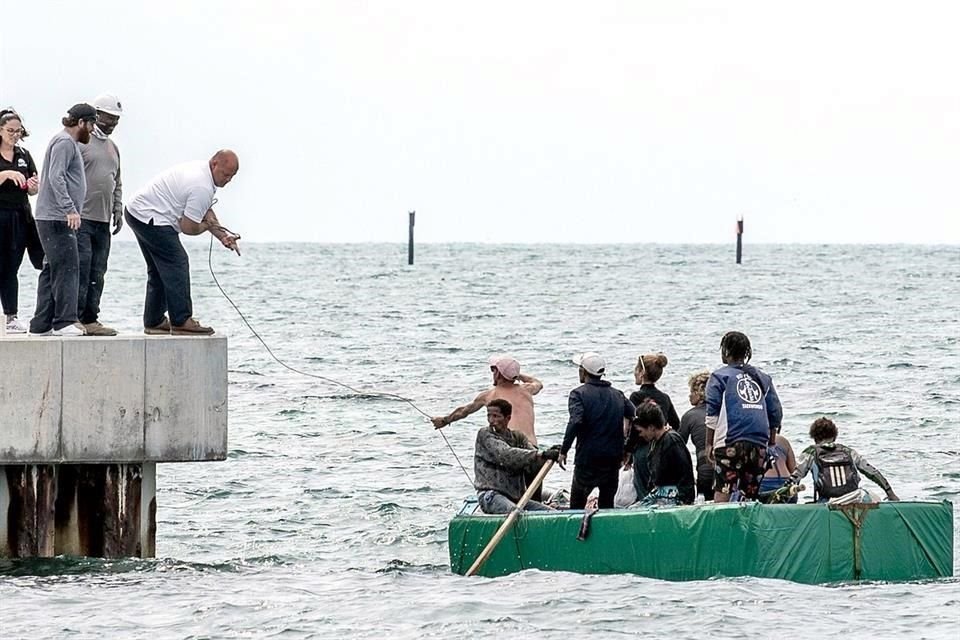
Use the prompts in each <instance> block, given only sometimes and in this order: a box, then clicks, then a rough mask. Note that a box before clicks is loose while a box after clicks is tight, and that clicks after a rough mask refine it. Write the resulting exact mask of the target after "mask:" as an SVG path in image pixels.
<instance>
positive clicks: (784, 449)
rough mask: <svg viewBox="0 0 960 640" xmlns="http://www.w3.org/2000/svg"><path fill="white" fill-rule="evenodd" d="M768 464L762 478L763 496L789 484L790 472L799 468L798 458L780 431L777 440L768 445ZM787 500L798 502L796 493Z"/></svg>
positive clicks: (761, 489)
mask: <svg viewBox="0 0 960 640" xmlns="http://www.w3.org/2000/svg"><path fill="white" fill-rule="evenodd" d="M767 466H768V469H767V471H766V473H764V474H763V477H762V478H760V495H761V497H762V496H765V495H768V494H769V493H770V492H772V491H776V490H777V489H780V488H782V487H783V486H784V485H786V484H787V481H788V480H789V478H790V474H791V473H793V472H794V471H796V470H797V458H796V456H795V455H794V453H793V447H792V446H791V445H790V441H789V440H787V438H786V436H783V435H781V434H779V433H778V434H777V442H776V443H775V444H773V445H771V446H768V447H767ZM786 501H787V502H790V503H796V501H797V496H796V494H794V495H792V496H790V497H789V498H788V499H787V500H786Z"/></svg>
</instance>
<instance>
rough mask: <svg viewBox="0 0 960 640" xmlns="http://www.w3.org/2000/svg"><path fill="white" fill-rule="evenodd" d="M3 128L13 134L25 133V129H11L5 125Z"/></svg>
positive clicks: (20, 134)
mask: <svg viewBox="0 0 960 640" xmlns="http://www.w3.org/2000/svg"><path fill="white" fill-rule="evenodd" d="M3 130H4V131H6V132H7V133H9V134H10V135H11V136H22V135H23V129H10V128H9V127H4V128H3Z"/></svg>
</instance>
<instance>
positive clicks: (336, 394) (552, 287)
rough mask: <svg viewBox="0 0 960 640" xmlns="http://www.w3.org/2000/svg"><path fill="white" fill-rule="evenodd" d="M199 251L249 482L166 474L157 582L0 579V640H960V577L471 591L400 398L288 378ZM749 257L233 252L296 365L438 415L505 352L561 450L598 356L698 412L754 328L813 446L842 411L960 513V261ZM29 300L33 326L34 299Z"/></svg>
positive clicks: (471, 424) (440, 249)
mask: <svg viewBox="0 0 960 640" xmlns="http://www.w3.org/2000/svg"><path fill="white" fill-rule="evenodd" d="M190 252H191V256H192V258H191V259H192V264H193V290H194V303H195V314H196V316H197V317H198V318H199V319H200V320H202V321H205V322H208V323H210V324H212V325H214V326H215V327H216V328H217V330H218V332H220V333H225V334H227V335H228V336H229V337H230V355H229V370H230V400H229V402H230V439H229V458H228V460H227V461H225V462H220V463H204V464H168V465H161V466H159V467H158V473H157V475H158V478H157V482H158V488H157V501H158V531H157V558H156V559H150V560H120V561H104V560H94V559H81V560H77V559H70V560H68V559H53V560H43V561H39V560H34V561H0V637H3V638H20V637H29V638H44V637H69V638H133V637H150V638H340V637H350V638H366V637H370V638H373V637H381V636H384V637H391V638H430V637H442V638H461V637H469V638H482V637H504V638H511V637H538V638H562V637H569V636H570V635H571V634H578V635H579V634H583V633H591V634H595V637H603V638H605V637H618V636H622V637H627V636H635V635H644V636H648V637H667V636H669V637H672V638H701V637H705V636H711V637H715V638H734V637H743V636H748V637H751V638H773V637H784V636H796V635H802V636H805V637H833V636H843V637H846V638H888V637H904V638H950V639H953V640H956V638H957V637H958V636H960V579H958V578H957V577H956V575H957V566H958V565H960V554H958V555H957V559H956V560H955V565H954V577H953V578H949V579H945V580H939V581H928V582H919V583H902V584H883V583H862V584H840V585H824V586H807V585H798V584H793V583H790V582H785V581H779V580H760V579H753V578H737V579H715V580H709V581H701V582H689V583H669V582H661V581H656V580H650V579H646V578H639V577H636V576H582V575H575V574H567V573H546V572H539V571H527V572H523V573H520V574H515V575H511V576H507V577H504V578H497V579H486V578H463V577H460V576H456V575H452V574H451V573H450V570H449V562H448V555H447V553H448V551H447V542H446V526H447V523H448V521H449V519H450V518H451V517H452V515H453V514H454V512H455V511H456V509H457V508H458V507H459V505H460V503H461V500H462V498H463V497H464V496H466V495H468V494H470V493H471V488H470V486H469V485H468V483H467V480H466V478H465V477H464V474H463V472H462V471H461V469H460V468H459V466H458V463H457V461H456V459H455V458H454V456H453V454H452V453H451V452H450V450H449V449H448V448H447V447H446V445H445V444H444V441H443V439H442V438H441V437H440V436H439V435H438V434H437V433H435V432H434V430H433V429H432V427H430V426H429V425H428V423H427V421H426V420H425V419H424V418H423V417H422V416H421V415H420V414H418V413H417V412H416V411H415V410H413V409H412V408H411V407H410V406H409V405H407V404H406V403H404V402H401V401H398V400H395V399H386V398H371V397H367V396H362V395H358V394H355V393H353V392H351V391H349V390H346V389H343V388H339V387H337V386H335V385H331V384H328V383H324V382H323V381H321V380H318V379H315V378H309V377H305V376H301V375H297V374H295V373H293V372H291V371H289V370H286V369H284V368H282V367H281V366H279V365H278V364H277V363H275V362H274V361H273V360H271V358H270V357H269V355H268V354H267V353H266V351H265V350H264V349H263V348H262V347H261V346H260V345H259V343H258V342H257V341H256V340H255V339H254V338H253V337H252V335H251V334H250V332H249V330H248V329H247V328H246V326H245V325H244V324H243V323H242V321H241V320H240V318H239V317H238V315H237V314H236V312H235V311H234V310H233V309H232V307H231V306H230V305H229V304H228V302H227V301H226V300H225V299H224V298H223V297H222V296H221V295H220V293H219V291H218V290H217V289H216V287H215V286H214V284H213V281H212V279H211V276H210V273H209V271H208V269H207V245H206V244H192V245H190ZM745 260H746V261H745V264H744V265H742V266H741V267H736V266H735V265H734V264H733V255H732V251H731V248H730V247H725V246H724V247H720V246H658V245H619V246H596V245H590V246H519V245H503V246H491V245H468V244H459V245H424V246H421V247H419V248H418V255H417V264H416V266H414V267H408V266H407V265H406V247H405V246H402V245H307V244H285V245H282V244H278V245H266V244H260V245H258V244H246V245H245V246H244V254H243V257H240V258H238V257H237V256H235V255H233V254H230V253H228V252H226V251H224V250H223V249H222V248H219V247H215V248H214V253H213V265H214V269H215V271H216V273H217V275H218V277H219V279H220V282H221V283H222V284H223V286H224V288H225V289H226V291H227V292H228V293H229V295H230V296H231V297H232V298H233V300H234V301H235V302H236V304H237V305H238V306H239V307H240V308H241V309H242V310H243V312H244V313H245V314H246V315H247V317H248V318H249V320H250V322H251V323H252V324H253V325H254V326H255V328H256V329H257V331H258V332H260V333H261V335H262V336H263V338H264V339H265V340H266V341H267V342H268V343H269V344H270V346H271V347H272V348H273V350H274V351H275V353H276V354H277V355H278V356H279V357H280V358H282V359H284V360H285V361H286V362H288V363H289V364H290V365H292V366H294V367H296V368H299V369H302V370H304V371H307V372H310V373H313V374H316V375H320V376H325V377H329V378H333V379H336V380H339V381H342V382H345V383H347V384H349V385H351V386H353V387H357V388H361V389H363V390H369V391H384V392H389V393H395V394H401V395H403V396H405V397H408V398H410V399H412V400H413V402H415V403H416V404H417V405H418V406H419V407H421V408H422V409H423V410H424V411H426V412H427V413H430V414H440V413H444V412H448V411H449V410H451V409H452V408H453V407H455V406H457V405H458V404H462V403H464V402H466V401H468V400H469V399H472V397H473V396H474V395H475V394H476V393H477V392H479V391H480V390H482V389H484V388H486V387H487V386H488V385H489V383H490V380H489V371H488V369H487V366H486V362H487V358H488V357H489V356H490V355H491V354H494V353H504V352H506V353H510V354H512V355H514V356H515V357H517V358H518V359H519V360H520V362H521V363H522V365H523V368H524V371H525V372H527V373H529V374H531V375H534V376H536V377H538V378H540V379H541V380H542V381H543V383H544V385H545V387H544V390H543V392H542V393H541V394H540V395H539V396H538V397H537V431H538V434H539V436H540V440H541V443H542V444H548V445H549V444H553V443H558V442H560V440H561V438H562V433H563V429H564V426H565V422H566V394H567V393H568V391H569V390H570V389H571V388H572V387H574V386H576V384H577V371H576V368H575V367H574V365H572V364H571V363H570V357H571V355H572V354H574V353H575V352H578V351H583V350H588V349H589V350H596V351H599V352H600V353H602V354H603V355H604V356H606V358H607V360H608V363H609V370H610V372H611V376H610V377H611V380H612V381H613V382H614V384H615V385H617V386H619V387H620V388H622V389H624V390H626V391H629V390H631V389H633V387H634V385H633V380H632V375H631V371H632V368H633V364H634V362H635V361H636V357H637V355H638V354H639V353H642V352H649V351H663V352H665V353H666V354H667V356H668V357H669V360H670V362H669V365H668V366H667V368H666V370H665V373H664V376H663V379H662V380H661V383H660V385H659V386H660V387H661V388H662V389H664V390H665V391H667V393H669V394H670V395H671V396H672V398H673V400H674V403H675V404H676V406H677V407H678V410H680V411H681V412H682V411H683V410H685V408H686V406H685V405H686V378H687V376H688V374H690V373H692V372H694V371H697V370H701V369H705V368H713V367H716V366H717V365H718V364H719V353H718V347H719V341H720V336H721V335H722V334H723V333H724V332H725V331H727V330H730V329H739V330H742V331H744V332H746V333H747V334H748V335H749V336H750V338H751V340H752V342H753V347H754V353H755V356H754V360H753V362H754V363H755V364H757V365H758V366H760V367H761V368H763V369H764V370H766V371H767V372H768V373H770V374H771V375H772V376H773V378H774V380H775V382H776V384H777V386H778V389H779V392H780V395H781V399H782V401H783V405H784V412H785V419H784V434H785V435H787V436H788V437H789V438H790V439H791V440H792V441H793V443H794V445H795V447H797V448H798V449H799V448H801V445H803V444H804V443H805V442H806V441H807V437H806V430H807V427H808V425H809V423H810V422H811V421H812V420H813V418H815V417H817V416H819V415H822V414H826V415H830V416H832V417H834V419H835V420H836V421H837V423H838V425H839V427H840V429H841V439H842V440H843V441H844V442H846V443H848V444H849V445H851V446H853V447H855V448H856V449H858V450H859V451H860V452H861V453H862V454H863V455H864V456H865V457H866V458H867V459H868V460H870V461H871V462H872V463H873V464H874V465H876V466H877V467H878V468H880V469H881V470H882V471H883V472H884V473H885V474H886V476H887V478H888V479H889V480H890V482H891V483H892V485H893V487H894V489H895V490H896V492H897V493H898V494H899V495H900V497H901V498H903V499H911V498H913V499H931V500H942V499H947V500H952V501H954V502H957V501H958V498H960V428H958V426H957V422H958V419H960V327H958V319H960V248H958V247H950V246H930V247H918V246H877V247H852V246H748V247H747V248H746V256H745ZM21 276H22V277H21V281H22V283H23V290H22V292H21V301H22V307H23V309H24V313H23V314H22V315H25V316H28V315H29V309H30V308H32V301H33V291H34V286H35V279H36V278H35V273H34V272H33V271H31V270H29V267H28V266H24V267H23V269H22V272H21ZM144 277H145V276H144V265H143V261H142V258H141V257H140V255H139V252H138V251H137V249H136V246H135V245H133V244H130V243H117V244H116V245H115V248H114V253H113V256H112V258H111V263H110V272H109V273H108V276H107V278H108V282H107V289H106V293H105V296H104V304H103V312H102V317H101V319H102V320H103V321H104V322H105V323H107V324H111V325H113V326H115V327H117V328H119V329H121V330H122V331H124V332H138V331H139V330H140V327H141V322H140V318H139V316H140V312H141V305H142V294H143V284H144ZM481 426H483V419H482V417H481V415H480V414H479V413H478V414H476V415H475V416H473V417H471V418H470V419H467V420H464V421H462V422H459V423H455V424H454V425H451V426H450V427H448V428H446V429H445V431H444V433H445V434H446V435H447V436H448V438H449V440H450V443H451V445H452V446H453V448H454V450H455V451H456V452H457V454H458V455H459V457H460V459H461V460H463V461H464V462H465V463H466V464H468V468H470V472H471V474H472V445H473V438H474V435H475V432H476V429H477V428H479V427H481ZM569 481H570V474H569V472H562V471H559V470H557V471H555V472H552V473H551V475H550V476H549V477H548V481H547V484H548V486H551V487H558V486H568V485H569ZM865 483H868V481H865ZM955 531H956V535H958V536H960V510H958V511H957V512H956V515H955ZM956 546H957V545H956V544H955V547H956Z"/></svg>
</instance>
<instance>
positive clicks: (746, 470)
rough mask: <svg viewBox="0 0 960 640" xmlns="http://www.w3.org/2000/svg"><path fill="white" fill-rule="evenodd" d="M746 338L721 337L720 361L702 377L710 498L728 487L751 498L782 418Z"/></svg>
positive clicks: (725, 493)
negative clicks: (754, 363) (706, 378)
mask: <svg viewBox="0 0 960 640" xmlns="http://www.w3.org/2000/svg"><path fill="white" fill-rule="evenodd" d="M752 355H753V353H752V350H751V348H750V339H749V338H748V337H747V336H746V335H744V334H743V333H740V332H739V331H730V332H728V333H726V334H725V335H724V336H723V339H722V340H721V341H720V357H721V359H722V360H723V363H724V366H723V367H721V368H719V369H717V370H716V371H714V372H713V373H712V374H710V380H709V381H708V382H707V417H706V426H707V457H708V459H709V460H710V461H711V462H712V463H714V466H715V470H714V487H713V489H714V500H715V501H717V502H729V501H730V496H731V494H732V493H733V492H735V491H736V492H738V493H739V494H740V496H741V499H743V500H756V499H757V495H758V494H759V492H760V479H761V478H762V477H763V473H764V462H765V460H766V453H767V446H768V445H769V446H773V445H775V444H776V441H777V440H776V438H777V433H778V432H779V431H780V422H781V420H782V418H783V409H782V407H781V406H780V398H779V397H778V396H777V390H776V389H775V388H774V386H773V380H771V379H770V376H768V375H767V374H765V373H764V372H762V371H760V370H759V369H757V368H756V367H754V366H751V365H750V364H749V362H750V357H751V356H752Z"/></svg>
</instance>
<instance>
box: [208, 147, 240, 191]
mask: <svg viewBox="0 0 960 640" xmlns="http://www.w3.org/2000/svg"><path fill="white" fill-rule="evenodd" d="M239 170H240V159H239V158H238V157H237V154H235V153H234V152H233V151H230V150H229V149H221V150H220V151H217V152H216V153H215V154H213V157H212V158H210V173H211V174H212V175H213V184H215V185H217V186H218V187H225V186H227V183H229V182H230V181H231V180H233V176H235V175H236V174H237V171H239Z"/></svg>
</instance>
